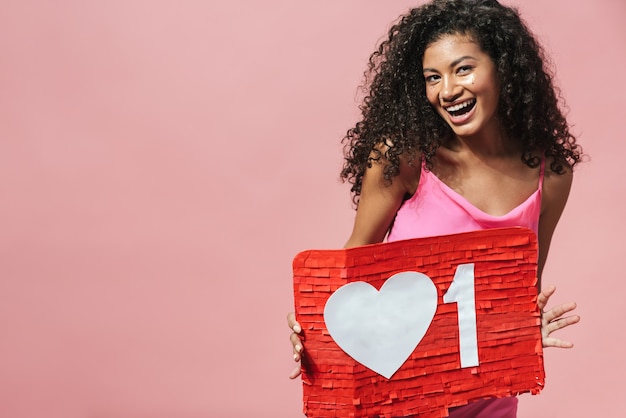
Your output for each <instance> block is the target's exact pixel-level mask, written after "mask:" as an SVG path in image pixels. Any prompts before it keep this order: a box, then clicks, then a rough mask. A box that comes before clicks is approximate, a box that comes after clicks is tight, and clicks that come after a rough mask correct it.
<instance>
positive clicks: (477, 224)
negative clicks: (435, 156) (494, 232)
mask: <svg viewBox="0 0 626 418" xmlns="http://www.w3.org/2000/svg"><path fill="white" fill-rule="evenodd" d="M544 171H545V160H543V161H542V162H541V169H540V174H539V185H538V188H537V190H535V192H534V193H533V194H532V195H530V196H529V197H528V199H526V200H525V201H524V202H523V203H522V204H521V205H519V206H517V207H516V208H514V209H513V210H511V211H510V212H509V213H507V214H506V215H503V216H493V215H489V214H488V213H485V212H483V211H482V210H480V209H478V208H477V207H476V206H474V205H472V204H471V203H470V202H468V201H467V199H465V198H464V197H463V196H461V195H460V194H458V193H457V192H455V191H454V190H452V189H451V188H450V187H448V186H447V185H446V184H445V183H444V182H442V181H441V180H439V178H438V177H437V176H435V175H434V174H433V173H432V172H430V171H427V170H426V169H425V168H424V165H423V164H422V173H421V174H420V181H419V185H418V186H417V191H416V192H415V194H414V195H413V196H412V197H411V198H410V199H408V200H406V201H405V202H404V203H403V204H402V206H401V207H400V209H399V210H398V213H397V214H396V218H395V220H394V222H393V225H392V227H391V230H390V231H389V236H388V237H387V241H390V242H391V241H399V240H402V239H411V238H423V237H432V236H437V235H448V234H456V233H460V232H471V231H477V230H481V229H490V228H504V227H508V226H523V227H526V228H528V229H531V230H533V231H535V234H536V233H537V231H538V228H539V214H540V212H541V187H542V185H543V177H544Z"/></svg>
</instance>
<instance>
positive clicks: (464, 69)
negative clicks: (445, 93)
mask: <svg viewBox="0 0 626 418" xmlns="http://www.w3.org/2000/svg"><path fill="white" fill-rule="evenodd" d="M470 71H472V66H471V65H463V66H461V67H459V69H458V70H457V72H458V73H459V74H464V73H468V72H470Z"/></svg>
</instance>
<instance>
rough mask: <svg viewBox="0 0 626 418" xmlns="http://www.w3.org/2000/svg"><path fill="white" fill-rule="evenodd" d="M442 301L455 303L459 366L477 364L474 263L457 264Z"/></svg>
mask: <svg viewBox="0 0 626 418" xmlns="http://www.w3.org/2000/svg"><path fill="white" fill-rule="evenodd" d="M443 301H444V303H453V302H456V304H457V311H458V318H459V349H460V350H459V351H460V353H461V367H462V368H465V367H473V366H478V364H479V361H478V336H477V332H476V297H475V293H474V263H469V264H459V265H458V266H457V268H456V272H455V273H454V279H453V280H452V284H451V285H450V288H449V289H448V291H447V292H446V293H445V294H444V295H443Z"/></svg>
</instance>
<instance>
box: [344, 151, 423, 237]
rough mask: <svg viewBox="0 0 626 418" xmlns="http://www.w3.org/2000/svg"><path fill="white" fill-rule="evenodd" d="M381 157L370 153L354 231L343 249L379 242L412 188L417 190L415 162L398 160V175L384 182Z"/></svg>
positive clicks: (383, 163)
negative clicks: (370, 156) (370, 157)
mask: <svg viewBox="0 0 626 418" xmlns="http://www.w3.org/2000/svg"><path fill="white" fill-rule="evenodd" d="M382 155H383V156H382V157H381V155H380V154H379V153H377V152H373V154H372V157H373V158H372V159H371V160H370V161H371V165H370V167H368V168H367V170H366V171H365V174H364V175H363V183H362V185H361V195H360V196H359V204H358V208H357V212H356V217H355V222H354V227H353V229H352V234H351V235H350V238H349V239H348V242H347V243H346V247H354V246H359V245H366V244H373V243H376V242H381V241H382V240H383V239H384V238H385V235H386V234H387V231H388V230H389V227H390V226H391V224H392V222H393V219H394V217H395V216H396V212H397V211H398V209H399V208H400V206H401V205H402V202H403V201H404V199H405V197H406V196H407V195H408V194H411V193H412V192H414V191H415V188H414V185H415V187H417V186H416V185H417V182H418V181H419V172H420V170H419V167H420V165H419V164H417V163H416V161H411V160H410V159H408V158H404V157H401V158H400V172H399V173H398V175H397V176H394V177H392V178H391V179H389V180H387V179H385V167H386V165H387V161H386V160H385V159H384V152H383V153H382ZM374 157H376V158H374Z"/></svg>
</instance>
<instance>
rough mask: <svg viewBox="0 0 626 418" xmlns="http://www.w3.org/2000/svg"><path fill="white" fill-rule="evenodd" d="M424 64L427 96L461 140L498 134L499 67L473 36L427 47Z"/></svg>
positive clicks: (447, 37)
mask: <svg viewBox="0 0 626 418" xmlns="http://www.w3.org/2000/svg"><path fill="white" fill-rule="evenodd" d="M422 64H423V68H424V79H425V80H426V97H427V98H428V101H429V102H430V104H431V105H432V106H433V107H434V108H435V109H436V110H437V112H438V113H439V115H441V117H442V118H443V120H445V121H446V123H447V124H448V125H450V127H451V128H452V130H453V131H454V133H455V134H456V135H457V136H458V137H461V138H469V137H475V136H477V135H478V136H481V135H489V134H490V133H494V134H495V133H496V132H498V130H499V127H498V121H497V117H496V116H497V109H498V97H499V94H500V89H499V86H498V78H497V73H496V68H495V65H494V63H493V61H492V60H491V57H489V55H487V54H486V53H485V52H483V51H482V49H481V48H480V46H479V45H478V44H477V43H476V42H474V41H473V40H472V37H471V36H467V35H458V34H455V35H444V36H442V37H441V38H440V39H438V40H437V41H435V42H433V43H432V44H430V45H429V46H428V47H427V48H426V50H425V51H424V59H423V62H422Z"/></svg>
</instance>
